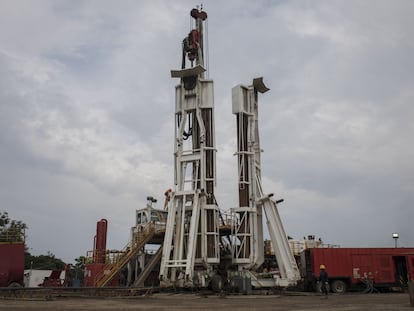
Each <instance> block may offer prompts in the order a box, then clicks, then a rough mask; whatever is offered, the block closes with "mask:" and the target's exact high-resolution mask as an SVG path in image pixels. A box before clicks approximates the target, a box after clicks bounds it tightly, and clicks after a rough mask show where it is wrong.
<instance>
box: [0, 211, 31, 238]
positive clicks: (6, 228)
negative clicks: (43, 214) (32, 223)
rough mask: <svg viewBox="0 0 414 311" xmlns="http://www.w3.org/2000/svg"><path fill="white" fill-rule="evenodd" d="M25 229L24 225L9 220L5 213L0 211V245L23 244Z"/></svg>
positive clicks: (20, 222)
mask: <svg viewBox="0 0 414 311" xmlns="http://www.w3.org/2000/svg"><path fill="white" fill-rule="evenodd" d="M26 229H27V226H26V224H25V223H23V222H22V221H20V220H13V219H10V217H9V214H8V213H7V212H3V211H0V243H1V242H2V243H18V242H24V240H25V230H26Z"/></svg>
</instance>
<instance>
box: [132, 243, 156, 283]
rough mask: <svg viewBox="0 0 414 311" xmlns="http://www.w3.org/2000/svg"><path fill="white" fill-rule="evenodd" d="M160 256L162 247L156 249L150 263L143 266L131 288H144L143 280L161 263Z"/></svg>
mask: <svg viewBox="0 0 414 311" xmlns="http://www.w3.org/2000/svg"><path fill="white" fill-rule="evenodd" d="M161 255H162V245H161V246H160V248H159V249H158V251H157V252H156V253H155V255H154V257H152V258H151V260H150V262H149V263H148V264H147V265H146V266H145V268H144V270H142V272H141V273H140V275H139V276H138V278H137V279H136V280H135V282H134V284H133V285H132V286H134V287H138V286H144V282H145V280H146V279H147V278H148V276H149V275H150V273H151V272H152V270H153V269H154V267H155V266H156V265H157V264H158V263H160V261H161Z"/></svg>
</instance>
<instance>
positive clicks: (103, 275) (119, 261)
mask: <svg viewBox="0 0 414 311" xmlns="http://www.w3.org/2000/svg"><path fill="white" fill-rule="evenodd" d="M154 233H155V225H154V224H153V223H148V224H147V225H146V226H145V227H144V228H143V229H142V231H141V232H139V233H138V234H137V236H136V237H134V238H133V239H132V240H131V241H130V242H129V243H128V244H127V245H126V246H125V247H124V249H123V250H122V251H121V253H122V255H121V256H119V257H118V258H116V259H115V261H114V262H112V263H109V264H107V265H105V267H104V269H103V270H102V271H101V272H100V273H99V274H98V275H96V277H95V280H94V285H95V286H96V287H104V286H106V285H107V284H108V283H109V282H110V281H111V280H112V279H113V278H114V277H115V275H116V274H117V273H119V271H120V270H121V269H122V268H123V267H124V266H125V265H126V264H127V263H128V261H130V260H131V258H132V257H133V256H134V255H135V254H136V253H137V251H138V250H139V249H141V248H142V247H143V246H144V245H145V244H146V243H147V242H148V241H149V240H150V239H151V238H152V237H153V235H154Z"/></svg>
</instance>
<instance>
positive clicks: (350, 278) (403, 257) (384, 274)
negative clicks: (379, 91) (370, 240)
mask: <svg viewBox="0 0 414 311" xmlns="http://www.w3.org/2000/svg"><path fill="white" fill-rule="evenodd" d="M301 263H302V265H301V266H302V269H301V270H302V276H303V277H304V279H305V289H307V290H311V289H313V290H315V289H317V282H316V281H317V278H318V276H319V271H320V270H319V267H320V265H322V264H323V265H325V266H326V268H327V272H328V275H329V285H330V288H331V290H332V291H333V292H334V293H343V292H345V291H347V290H355V289H364V290H366V291H372V290H374V289H378V290H380V289H390V288H392V287H405V286H407V282H408V281H410V280H414V248H311V249H307V250H306V251H304V252H303V255H302V258H301Z"/></svg>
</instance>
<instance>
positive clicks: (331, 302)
mask: <svg viewBox="0 0 414 311" xmlns="http://www.w3.org/2000/svg"><path fill="white" fill-rule="evenodd" d="M0 310H16V311H19V310H21V311H23V310H24V311H26V310H27V311H43V310H110V311H112V310H170V311H174V310H217V311H219V310H220V311H221V310H225V311H228V310H261V311H264V310H297V311H299V310H338V311H339V310H343V311H345V310H346V311H350V310H413V311H414V307H412V306H411V305H410V301H409V296H408V294H406V293H388V294H365V295H364V294H347V295H330V296H329V298H328V299H322V297H321V296H317V295H307V296H302V295H300V296H285V295H268V296H266V295H260V296H258V295H249V296H247V295H232V296H223V297H220V296H217V295H204V296H203V295H197V294H165V293H163V294H152V295H148V296H138V297H128V298H73V297H72V298H51V299H50V300H45V299H11V298H7V299H6V298H3V299H0Z"/></svg>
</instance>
